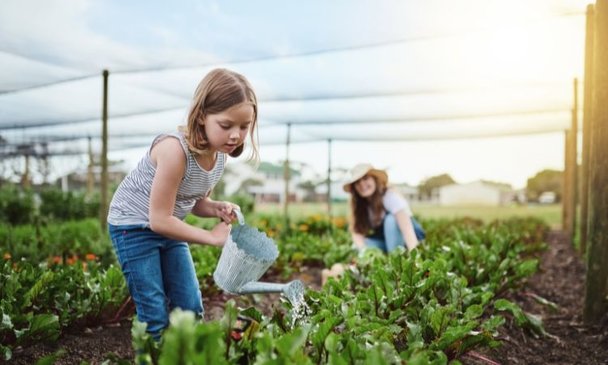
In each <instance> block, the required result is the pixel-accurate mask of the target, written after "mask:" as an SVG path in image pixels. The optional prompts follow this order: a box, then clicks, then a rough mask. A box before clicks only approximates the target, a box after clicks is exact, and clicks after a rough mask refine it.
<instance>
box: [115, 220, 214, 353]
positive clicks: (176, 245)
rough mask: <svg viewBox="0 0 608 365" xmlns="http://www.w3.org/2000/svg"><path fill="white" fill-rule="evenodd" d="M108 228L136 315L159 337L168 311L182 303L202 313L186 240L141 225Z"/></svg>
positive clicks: (185, 307) (198, 313) (196, 281)
mask: <svg viewBox="0 0 608 365" xmlns="http://www.w3.org/2000/svg"><path fill="white" fill-rule="evenodd" d="M108 230H109V232H110V238H111V239H112V245H113V246H114V250H115V252H116V256H117V257H118V261H119V262H120V266H121V268H122V272H123V274H124V276H125V279H126V281H127V285H128V287H129V293H130V294H131V297H132V298H133V302H134V303H135V309H136V311H137V318H138V320H139V321H140V322H146V323H147V324H148V327H147V331H148V333H150V335H151V336H152V337H153V338H154V339H155V340H157V341H158V340H160V337H161V334H162V331H163V330H164V329H165V328H166V327H167V326H168V325H169V313H170V312H171V310H173V309H175V308H177V307H179V308H181V309H184V310H191V311H193V312H194V313H196V314H197V315H200V316H201V318H202V316H203V313H204V311H203V300H202V295H201V291H200V289H199V283H198V279H197V278H196V271H195V269H194V263H193V262H192V255H191V254H190V249H189V247H188V244H187V243H186V242H181V241H177V240H173V239H169V238H167V237H164V236H161V235H159V234H158V233H155V232H153V231H152V230H150V229H149V228H146V227H144V226H141V225H124V226H114V225H111V224H109V225H108Z"/></svg>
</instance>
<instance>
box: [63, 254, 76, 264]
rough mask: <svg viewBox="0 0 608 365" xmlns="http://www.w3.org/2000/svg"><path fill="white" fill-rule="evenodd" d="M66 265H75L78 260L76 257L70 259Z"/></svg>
mask: <svg viewBox="0 0 608 365" xmlns="http://www.w3.org/2000/svg"><path fill="white" fill-rule="evenodd" d="M65 263H66V264H68V265H74V264H75V263H76V259H75V258H74V256H72V257H68V259H67V260H66V261H65Z"/></svg>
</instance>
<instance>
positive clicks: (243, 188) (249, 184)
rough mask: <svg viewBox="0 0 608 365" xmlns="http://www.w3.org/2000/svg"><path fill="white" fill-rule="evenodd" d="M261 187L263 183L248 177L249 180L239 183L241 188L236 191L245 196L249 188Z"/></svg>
mask: <svg viewBox="0 0 608 365" xmlns="http://www.w3.org/2000/svg"><path fill="white" fill-rule="evenodd" d="M262 185H264V182H263V181H262V180H260V179H256V178H253V177H250V178H247V179H245V180H243V182H242V183H241V186H239V188H238V190H237V191H238V192H241V193H245V194H247V191H248V190H249V188H250V187H252V186H262Z"/></svg>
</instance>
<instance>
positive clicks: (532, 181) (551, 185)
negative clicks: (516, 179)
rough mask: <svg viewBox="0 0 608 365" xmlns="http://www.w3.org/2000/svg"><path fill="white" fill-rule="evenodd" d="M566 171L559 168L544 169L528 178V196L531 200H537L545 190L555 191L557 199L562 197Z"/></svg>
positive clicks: (559, 199)
mask: <svg viewBox="0 0 608 365" xmlns="http://www.w3.org/2000/svg"><path fill="white" fill-rule="evenodd" d="M563 182H564V173H563V171H559V170H542V171H541V172H539V173H537V174H536V175H534V176H533V177H531V178H529V179H528V183H527V185H526V196H527V197H528V200H529V201H537V200H538V197H539V196H540V194H542V193H543V192H545V191H552V192H554V193H555V196H556V198H557V201H561V199H562V191H563V190H562V189H563V186H562V185H563Z"/></svg>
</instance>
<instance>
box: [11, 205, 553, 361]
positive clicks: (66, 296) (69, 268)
mask: <svg viewBox="0 0 608 365" xmlns="http://www.w3.org/2000/svg"><path fill="white" fill-rule="evenodd" d="M250 216H251V217H252V218H251V222H250V224H252V225H254V226H256V227H258V228H259V229H261V230H264V231H265V232H266V233H267V234H268V235H269V236H272V237H274V239H275V241H276V242H277V244H278V246H279V250H280V252H281V255H280V256H279V259H278V260H277V262H276V263H275V265H273V267H272V269H271V270H272V271H273V272H274V273H275V274H279V275H282V276H284V277H288V276H290V275H291V274H293V273H294V272H297V271H298V270H299V268H300V267H301V266H302V265H309V264H316V265H324V266H331V265H332V264H333V263H336V262H346V263H348V262H353V261H356V265H354V266H353V267H352V269H351V270H348V271H347V272H346V275H345V276H344V277H343V278H342V279H340V280H331V281H330V282H329V283H328V284H327V285H326V286H325V287H324V288H323V289H322V290H321V291H319V292H315V291H311V290H309V291H308V292H307V293H306V295H305V301H306V311H305V312H306V313H303V310H301V309H300V310H299V311H294V310H293V309H294V308H292V307H291V303H289V302H287V301H286V302H285V303H284V304H283V305H282V307H281V308H277V309H275V312H274V314H273V315H271V316H268V317H266V316H263V315H262V313H260V312H259V311H258V310H256V309H255V308H248V309H244V310H243V309H237V308H236V307H235V306H234V304H231V303H228V304H227V305H226V309H225V315H224V319H223V320H222V321H218V322H206V323H197V322H196V321H194V318H191V317H190V314H188V313H180V312H176V313H174V314H172V317H171V320H172V325H171V327H170V328H169V330H168V331H167V332H166V334H165V335H164V337H163V341H162V343H161V344H156V343H154V342H153V341H151V339H150V338H148V337H147V335H146V334H145V330H144V329H143V326H144V325H143V324H138V323H136V324H135V325H134V327H133V329H134V334H133V343H134V346H135V347H136V350H137V353H138V356H139V360H138V361H139V362H140V363H141V362H149V363H172V364H174V363H175V364H178V363H200V362H203V361H208V362H210V363H243V362H245V363H258V364H264V363H293V362H295V363H330V364H342V363H370V364H371V363H374V364H381V363H399V362H401V361H407V363H437V364H444V363H447V362H448V361H452V362H456V361H458V359H459V358H460V356H462V354H464V353H466V352H467V351H469V350H471V349H473V348H475V347H479V346H494V345H496V344H497V341H496V337H495V336H496V330H497V328H498V327H499V326H501V325H502V324H503V323H504V321H505V318H514V319H515V320H516V321H517V323H519V324H520V325H522V326H524V327H527V328H529V329H531V330H532V331H533V332H535V333H542V327H541V326H540V324H539V322H538V320H537V318H535V317H534V316H531V315H528V314H526V313H524V312H522V311H521V310H520V309H519V307H517V306H516V305H514V304H512V303H510V302H508V301H506V300H504V299H501V298H502V296H503V295H504V294H505V292H506V291H508V290H512V289H516V288H517V287H518V286H519V285H521V283H522V280H524V279H525V278H526V277H527V276H529V275H531V274H532V273H533V272H534V271H535V270H536V266H537V262H536V260H535V259H534V258H533V253H534V252H535V251H537V250H539V249H540V248H541V247H542V243H541V242H542V238H543V235H544V233H545V230H546V226H545V225H544V224H543V223H542V222H540V221H536V220H521V219H518V220H510V221H503V222H495V223H492V224H489V225H483V224H481V223H480V222H478V221H474V220H459V221H427V222H424V223H425V226H426V228H427V231H428V237H427V239H426V242H425V243H424V244H423V245H421V246H420V247H419V248H418V249H417V250H415V251H414V252H412V253H405V252H398V253H395V254H392V255H390V256H385V255H382V254H380V253H379V252H376V251H373V250H371V251H366V252H365V254H364V255H360V256H359V255H357V253H356V252H355V251H353V250H352V249H351V246H350V242H349V235H348V233H347V231H346V227H345V221H344V219H342V218H337V219H333V220H329V219H327V218H325V217H322V216H311V217H308V218H306V219H303V220H301V221H298V222H293V223H290V224H286V223H285V221H284V220H283V219H282V218H281V217H278V216H259V215H250ZM188 220H189V222H190V223H193V224H197V225H201V226H204V225H205V224H210V223H209V222H208V221H202V220H199V219H196V218H193V217H189V218H188ZM16 232H19V233H16ZM28 237H29V238H28ZM192 251H193V258H194V260H195V266H196V270H197V276H198V277H199V280H200V281H201V285H202V286H203V287H205V288H206V289H207V290H208V289H209V288H213V287H214V285H213V284H212V272H213V270H214V268H215V265H216V262H217V259H218V256H219V250H218V249H215V248H211V247H206V246H193V250H192ZM0 252H3V254H4V259H3V260H2V264H1V268H0V269H1V272H0V275H1V277H0V287H1V288H2V295H1V298H0V300H1V301H0V310H1V311H2V323H1V324H0V339H1V340H2V341H1V343H2V345H1V346H2V347H0V351H2V356H3V358H4V359H5V360H8V359H10V357H11V354H12V350H13V349H14V348H15V347H16V346H28V344H31V343H33V342H35V341H53V340H55V339H56V338H57V337H58V336H60V334H61V333H62V331H63V330H65V329H66V328H67V327H70V326H74V325H81V324H87V325H93V324H95V323H97V324H98V323H103V322H104V321H108V320H111V319H112V318H113V317H114V316H115V315H116V313H117V311H118V310H119V307H120V306H121V304H123V303H124V302H125V300H126V298H127V293H126V289H125V284H124V280H123V278H122V275H121V273H120V271H119V269H117V267H116V263H115V261H114V258H113V255H112V254H111V250H110V244H109V242H108V239H107V236H106V235H105V234H103V233H101V232H100V229H99V227H98V226H96V225H95V223H94V221H92V220H88V221H87V220H84V221H76V222H63V223H46V224H41V223H37V224H33V225H22V226H0ZM32 257H35V258H36V261H34V260H32V259H28V260H27V261H26V260H25V258H32ZM32 262H40V263H39V264H32ZM206 295H213V293H209V292H208V291H207V292H206ZM505 312H506V313H507V314H506V315H505ZM238 314H244V315H246V316H247V317H249V318H253V319H254V321H253V323H254V324H253V325H251V326H250V327H249V328H248V329H247V331H246V333H245V334H244V335H243V336H239V338H238V339H235V338H234V333H233V332H232V331H231V329H232V328H233V327H234V325H235V321H236V320H237V315H238ZM178 349H179V350H178ZM130 361H131V359H129V360H127V359H122V360H121V359H116V358H113V359H112V362H116V363H123V362H124V363H129V362H130Z"/></svg>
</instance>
